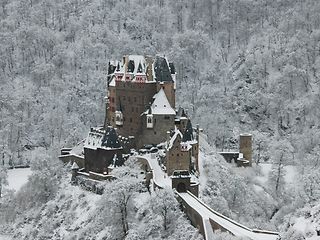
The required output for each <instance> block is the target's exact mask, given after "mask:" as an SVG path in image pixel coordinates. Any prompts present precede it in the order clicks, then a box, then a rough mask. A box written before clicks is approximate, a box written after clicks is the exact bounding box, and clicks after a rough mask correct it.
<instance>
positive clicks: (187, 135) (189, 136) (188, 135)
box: [182, 119, 193, 142]
mask: <svg viewBox="0 0 320 240" xmlns="http://www.w3.org/2000/svg"><path fill="white" fill-rule="evenodd" d="M192 140H193V129H192V124H191V121H190V119H188V122H187V126H186V130H185V131H184V133H183V140H182V141H183V142H187V141H192Z"/></svg>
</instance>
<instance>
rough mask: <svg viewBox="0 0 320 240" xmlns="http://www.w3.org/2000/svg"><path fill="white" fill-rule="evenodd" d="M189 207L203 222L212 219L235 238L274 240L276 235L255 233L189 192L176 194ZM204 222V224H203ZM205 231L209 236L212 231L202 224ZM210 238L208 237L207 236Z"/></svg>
mask: <svg viewBox="0 0 320 240" xmlns="http://www.w3.org/2000/svg"><path fill="white" fill-rule="evenodd" d="M177 194H178V195H179V196H180V197H181V198H182V199H183V200H184V201H185V202H186V203H187V204H188V205H189V206H191V207H192V208H193V209H195V210H196V211H197V212H198V213H199V214H200V215H201V217H202V219H203V221H205V222H207V220H208V219H212V220H213V221H214V222H216V223H217V224H219V225H220V226H221V227H223V228H225V229H227V230H228V231H229V232H231V233H232V234H233V235H235V236H239V237H248V238H250V239H252V240H276V239H277V237H278V235H277V234H276V233H270V234H268V233H264V232H255V231H254V230H253V229H250V228H247V227H245V226H243V225H241V224H239V223H237V222H235V221H233V220H231V219H229V218H227V217H225V216H223V215H222V214H220V213H218V212H216V211H214V210H212V209H211V208H209V207H208V206H207V205H206V204H204V203H203V202H202V201H201V200H200V199H198V198H197V197H195V196H194V195H192V194H191V193H190V192H187V193H177ZM205 222H204V223H205ZM204 227H205V228H209V229H206V230H205V232H206V234H210V232H211V230H210V228H211V229H212V227H211V225H209V224H207V223H206V224H204ZM208 236H210V235H208Z"/></svg>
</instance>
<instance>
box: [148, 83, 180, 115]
mask: <svg viewBox="0 0 320 240" xmlns="http://www.w3.org/2000/svg"><path fill="white" fill-rule="evenodd" d="M151 112H152V114H155V115H176V111H175V110H174V109H173V108H172V107H171V105H170V103H169V101H168V98H167V96H166V94H165V92H164V90H163V89H162V88H161V89H160V90H159V92H158V93H156V94H155V99H154V101H153V103H152V105H151Z"/></svg>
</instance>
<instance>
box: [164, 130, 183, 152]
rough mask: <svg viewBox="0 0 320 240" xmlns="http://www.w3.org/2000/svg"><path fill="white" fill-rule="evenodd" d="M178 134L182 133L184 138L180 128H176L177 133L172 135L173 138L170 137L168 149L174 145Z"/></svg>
mask: <svg viewBox="0 0 320 240" xmlns="http://www.w3.org/2000/svg"><path fill="white" fill-rule="evenodd" d="M178 135H180V138H182V133H181V132H180V131H179V129H177V128H176V129H175V133H174V135H173V136H172V138H171V139H170V141H169V145H168V148H167V149H168V150H170V149H171V148H172V146H173V143H174V142H175V141H176V138H177V137H178Z"/></svg>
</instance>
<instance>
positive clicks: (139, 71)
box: [137, 62, 142, 73]
mask: <svg viewBox="0 0 320 240" xmlns="http://www.w3.org/2000/svg"><path fill="white" fill-rule="evenodd" d="M137 73H142V65H141V62H139V65H138V70H137Z"/></svg>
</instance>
